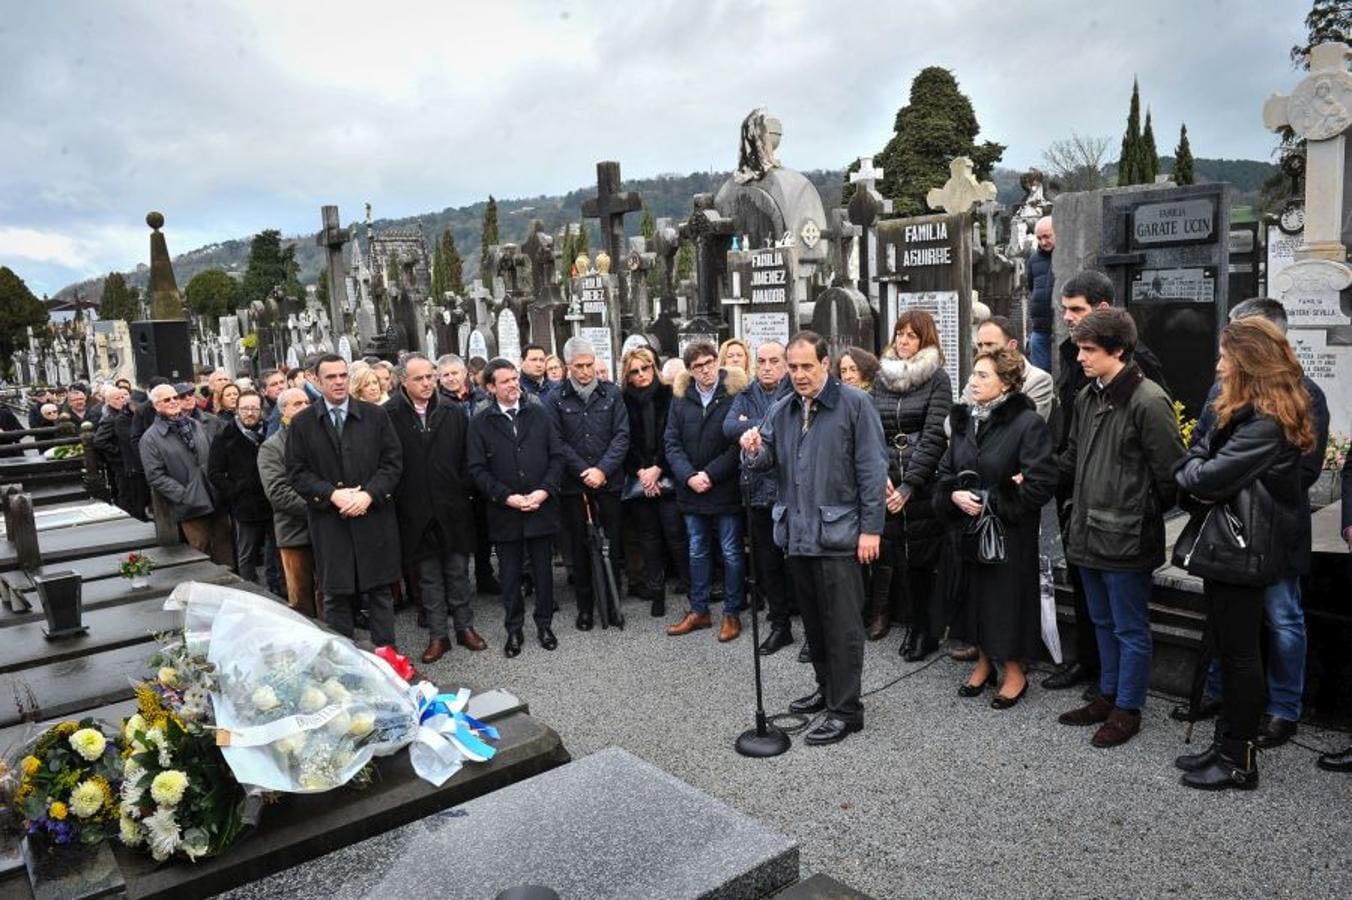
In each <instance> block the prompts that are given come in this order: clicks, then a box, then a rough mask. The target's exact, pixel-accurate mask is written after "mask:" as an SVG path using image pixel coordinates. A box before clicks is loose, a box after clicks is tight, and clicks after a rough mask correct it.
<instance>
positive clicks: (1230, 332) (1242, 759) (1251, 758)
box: [1174, 316, 1315, 791]
mask: <svg viewBox="0 0 1352 900" xmlns="http://www.w3.org/2000/svg"><path fill="white" fill-rule="evenodd" d="M1216 373H1217V374H1218V375H1219V376H1220V378H1219V380H1218V383H1219V385H1220V393H1219V394H1218V395H1217V397H1216V401H1215V403H1214V404H1213V406H1212V409H1213V411H1214V412H1215V414H1216V428H1215V429H1213V431H1212V432H1211V434H1210V435H1209V436H1208V438H1207V440H1205V441H1203V442H1200V443H1199V444H1197V445H1195V446H1194V447H1193V448H1192V449H1191V450H1190V451H1189V452H1188V455H1187V456H1186V457H1184V458H1183V461H1182V462H1181V463H1179V465H1178V468H1177V469H1175V471H1174V479H1175V480H1176V481H1177V482H1178V486H1179V487H1180V488H1182V489H1183V490H1184V491H1185V492H1187V494H1189V495H1191V497H1192V498H1194V499H1195V500H1196V501H1201V502H1202V503H1203V504H1210V505H1211V506H1210V509H1209V510H1199V511H1198V512H1197V513H1196V515H1198V516H1225V517H1227V519H1229V518H1230V517H1234V518H1235V519H1236V520H1237V523H1238V530H1239V533H1240V534H1241V535H1242V537H1243V539H1244V540H1243V543H1244V546H1243V547H1242V548H1237V547H1236V546H1235V544H1236V543H1237V542H1235V541H1229V542H1227V541H1223V540H1217V539H1216V537H1215V536H1216V534H1217V533H1216V532H1215V531H1213V530H1211V529H1209V528H1208V527H1207V526H1206V525H1203V526H1202V527H1201V530H1200V532H1199V534H1198V537H1197V541H1196V543H1195V544H1194V545H1193V546H1192V548H1191V551H1190V552H1188V553H1187V555H1186V557H1185V560H1184V564H1185V565H1186V567H1187V569H1188V571H1189V572H1192V573H1193V574H1195V575H1200V576H1202V586H1203V591H1204V593H1205V596H1206V601H1207V634H1206V639H1207V641H1208V643H1209V644H1210V646H1211V647H1212V649H1214V650H1215V652H1216V654H1217V655H1218V656H1219V657H1220V661H1221V680H1222V684H1223V686H1224V690H1225V695H1224V697H1223V698H1222V701H1221V703H1222V705H1221V715H1220V718H1218V719H1217V720H1216V737H1215V739H1214V740H1213V741H1212V743H1211V746H1210V747H1208V748H1207V749H1206V750H1204V751H1203V752H1201V753H1197V754H1191V755H1187V756H1181V757H1179V758H1178V759H1177V760H1176V761H1175V765H1177V766H1178V768H1180V769H1182V770H1183V772H1184V774H1183V784H1184V785H1186V786H1187V787H1192V788H1200V789H1203V790H1212V791H1214V790H1223V789H1225V788H1230V787H1234V788H1241V789H1246V790H1247V789H1252V788H1255V787H1257V786H1258V764H1257V761H1256V760H1255V755H1254V739H1255V738H1256V737H1257V736H1258V724H1259V718H1260V716H1261V715H1262V712H1263V706H1264V702H1265V693H1266V689H1265V688H1266V686H1265V684H1264V677H1263V667H1262V659H1261V653H1260V650H1259V638H1260V634H1261V628H1262V621H1263V598H1264V593H1265V592H1266V589H1267V585H1268V584H1275V583H1276V582H1277V581H1278V580H1280V579H1281V577H1282V576H1283V575H1285V574H1286V572H1287V571H1288V569H1289V567H1290V565H1291V563H1292V561H1293V559H1294V558H1295V556H1296V555H1297V553H1298V552H1300V551H1301V549H1302V548H1301V547H1300V546H1298V542H1299V541H1300V540H1301V539H1302V538H1303V539H1304V540H1305V541H1308V540H1309V537H1308V535H1309V531H1308V529H1302V528H1301V524H1302V523H1300V522H1298V521H1297V518H1298V517H1303V516H1307V515H1308V512H1307V511H1306V506H1305V504H1304V503H1303V502H1302V501H1303V499H1304V498H1303V496H1302V494H1303V489H1302V487H1301V481H1300V457H1301V454H1302V453H1307V452H1309V450H1310V449H1311V448H1312V447H1314V444H1315V434H1314V426H1313V417H1312V414H1311V409H1310V395H1309V394H1308V393H1306V391H1305V388H1304V386H1303V385H1302V384H1301V376H1302V371H1301V367H1300V363H1299V362H1298V361H1297V360H1296V355H1295V352H1294V351H1293V350H1292V349H1291V345H1290V344H1289V343H1288V342H1287V340H1286V337H1285V336H1284V335H1283V334H1282V333H1281V332H1280V331H1279V330H1278V329H1277V327H1276V326H1275V325H1273V324H1272V323H1270V322H1268V321H1267V320H1266V319H1263V318H1260V317H1257V316H1252V317H1248V318H1243V319H1238V320H1236V321H1234V322H1231V323H1230V324H1229V325H1227V326H1225V330H1224V331H1222V332H1221V352H1220V360H1219V361H1218V362H1217V363H1216ZM1189 526H1190V528H1189V530H1190V529H1191V523H1189ZM1304 549H1305V550H1306V551H1307V552H1308V547H1306V548H1304ZM1260 561H1261V562H1260Z"/></svg>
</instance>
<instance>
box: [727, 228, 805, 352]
mask: <svg viewBox="0 0 1352 900" xmlns="http://www.w3.org/2000/svg"><path fill="white" fill-rule="evenodd" d="M728 279H729V281H730V282H731V289H732V298H731V299H729V300H725V301H724V305H726V306H729V307H731V309H732V315H733V320H732V333H733V334H735V335H737V336H738V337H740V338H741V339H742V340H744V341H746V342H747V343H748V344H749V345H750V346H751V354H752V356H753V357H754V356H755V354H756V348H757V347H759V346H760V345H761V344H763V343H766V342H768V341H778V342H779V343H781V344H787V343H788V342H789V336H790V335H792V334H793V333H795V332H796V331H798V330H799V329H798V325H799V322H798V315H799V312H798V300H799V297H798V252H797V249H796V248H795V247H792V246H785V247H772V248H770V249H768V250H731V251H729V252H728Z"/></svg>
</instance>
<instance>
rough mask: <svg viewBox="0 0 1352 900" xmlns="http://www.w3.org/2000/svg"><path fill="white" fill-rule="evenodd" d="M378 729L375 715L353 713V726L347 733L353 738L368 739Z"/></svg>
mask: <svg viewBox="0 0 1352 900" xmlns="http://www.w3.org/2000/svg"><path fill="white" fill-rule="evenodd" d="M375 727H376V716H375V713H369V712H359V713H353V715H352V725H351V727H350V728H348V730H347V733H348V734H350V735H352V736H353V737H366V736H367V735H368V734H370V733H371V732H372V730H374V729H375Z"/></svg>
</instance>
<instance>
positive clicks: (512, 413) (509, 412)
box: [506, 409, 516, 437]
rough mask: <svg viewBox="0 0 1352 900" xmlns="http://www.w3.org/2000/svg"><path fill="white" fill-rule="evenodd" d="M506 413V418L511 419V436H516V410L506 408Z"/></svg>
mask: <svg viewBox="0 0 1352 900" xmlns="http://www.w3.org/2000/svg"><path fill="white" fill-rule="evenodd" d="M506 413H507V418H508V419H509V420H510V421H511V423H512V436H513V437H515V436H516V410H515V409H509V410H506Z"/></svg>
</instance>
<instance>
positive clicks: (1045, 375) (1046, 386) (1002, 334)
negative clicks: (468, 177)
mask: <svg viewBox="0 0 1352 900" xmlns="http://www.w3.org/2000/svg"><path fill="white" fill-rule="evenodd" d="M973 334H974V335H975V337H976V349H977V352H978V353H994V352H995V351H996V350H1013V351H1015V352H1017V353H1022V352H1023V351H1022V350H1021V349H1020V348H1019V339H1018V337H1016V336H1015V334H1014V325H1013V323H1012V322H1010V321H1009V319H1006V318H1005V317H1004V316H991V317H990V318H989V319H983V320H981V322H979V323H977V326H976V331H975V332H973ZM1022 393H1023V394H1024V396H1026V397H1027V398H1028V399H1029V400H1032V401H1033V405H1034V406H1035V407H1037V414H1038V415H1039V416H1041V417H1042V421H1044V422H1046V421H1048V420H1049V419H1051V417H1052V409H1053V408H1054V407H1055V405H1056V384H1055V382H1053V381H1052V375H1051V373H1050V372H1047V371H1044V370H1043V369H1039V368H1038V367H1037V366H1035V365H1033V362H1032V360H1030V359H1029V358H1028V357H1027V356H1024V358H1023V388H1022ZM962 402H963V403H966V404H968V405H969V406H970V405H971V403H972V386H971V385H970V384H967V385H964V386H963V388H962Z"/></svg>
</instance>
